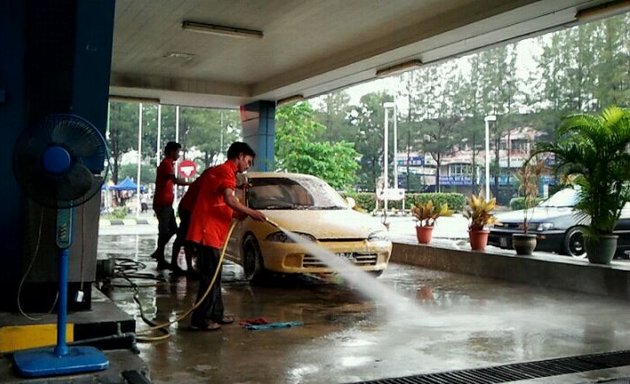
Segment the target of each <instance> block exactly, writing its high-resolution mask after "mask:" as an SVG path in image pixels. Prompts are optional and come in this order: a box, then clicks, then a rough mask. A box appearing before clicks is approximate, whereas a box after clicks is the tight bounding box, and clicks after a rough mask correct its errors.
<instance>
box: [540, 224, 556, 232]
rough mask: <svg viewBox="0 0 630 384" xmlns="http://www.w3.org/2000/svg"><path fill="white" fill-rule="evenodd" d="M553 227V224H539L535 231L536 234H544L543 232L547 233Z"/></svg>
mask: <svg viewBox="0 0 630 384" xmlns="http://www.w3.org/2000/svg"><path fill="white" fill-rule="evenodd" d="M553 227H554V225H553V223H540V224H538V226H537V227H536V230H537V231H538V232H544V231H548V230H550V229H553Z"/></svg>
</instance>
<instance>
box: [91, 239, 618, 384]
mask: <svg viewBox="0 0 630 384" xmlns="http://www.w3.org/2000/svg"><path fill="white" fill-rule="evenodd" d="M154 245H155V237H154V236H153V235H120V236H100V238H99V248H98V249H99V258H105V257H115V258H117V259H118V260H119V262H118V265H119V266H120V267H121V268H122V267H124V270H126V271H127V273H129V274H139V273H142V274H147V275H142V277H145V278H132V279H131V280H132V281H133V282H135V283H137V284H138V285H139V286H140V287H139V288H138V293H139V297H140V301H141V302H142V305H143V308H144V311H145V314H146V316H147V317H148V318H150V319H153V320H154V321H156V322H158V323H161V322H165V321H172V320H174V319H175V318H176V317H177V314H179V313H182V312H183V311H185V310H186V309H188V308H189V307H190V306H191V305H192V304H193V302H194V299H195V297H196V290H197V282H196V281H193V280H187V279H186V278H185V277H179V278H174V279H171V278H170V277H169V275H168V273H158V272H156V271H155V262H153V261H152V260H151V259H150V258H149V256H148V255H149V254H150V253H151V252H152V251H153V249H154ZM138 263H140V264H138ZM135 267H144V269H142V270H139V271H135V270H134V268H135ZM153 276H156V277H157V278H161V277H163V278H164V280H163V281H160V280H156V279H155V278H153ZM337 283H338V282H337ZM371 283H372V284H380V285H379V287H381V288H382V289H383V291H384V292H386V294H385V295H384V296H386V297H387V299H386V301H387V302H383V301H382V300H373V299H370V298H366V297H365V296H364V295H362V294H361V292H359V291H357V290H356V289H353V287H347V286H344V285H342V284H341V285H340V284H331V283H329V284H323V283H320V282H317V281H314V280H310V279H286V278H285V279H278V281H276V282H275V283H272V284H267V285H264V286H251V285H249V284H248V283H246V282H243V281H242V279H241V271H240V268H239V267H237V266H234V265H229V264H228V265H226V266H225V267H224V281H223V294H224V302H225V306H226V309H227V312H228V313H231V314H234V315H235V317H236V318H237V320H244V319H255V318H260V317H264V318H265V319H267V320H268V321H272V322H286V321H299V322H302V323H303V324H304V325H303V326H299V327H294V328H282V329H273V330H264V331H251V330H246V329H243V328H242V327H240V326H239V325H238V324H237V323H235V324H232V325H227V326H223V328H222V329H221V330H219V331H215V332H193V331H189V330H187V329H186V327H187V326H188V319H186V320H182V321H180V322H178V323H176V324H174V325H172V326H171V327H170V332H171V337H170V338H169V339H167V340H165V341H160V342H154V343H141V344H140V345H139V348H140V351H141V355H140V357H141V358H143V359H144V360H145V361H147V363H148V364H149V366H150V369H151V379H152V380H153V382H154V383H349V382H357V381H362V380H373V379H379V378H386V377H400V376H406V375H414V374H421V373H429V372H440V371H449V370H456V369H466V368H477V367H487V366H492V365H500V364H507V363H515V362H525V361H533V360H540V359H547V358H555V357H562V356H573V355H581V354H587V353H596V352H606V351H616V350H622V349H628V346H629V345H630V316H629V315H630V308H628V305H627V302H625V301H622V300H616V299H609V298H606V297H600V296H589V295H584V294H577V293H571V292H566V291H559V290H549V289H544V288H538V287H532V286H527V285H520V284H514V283H508V282H503V281H498V280H489V279H482V278H477V277H473V276H467V275H457V274H451V273H445V272H439V271H432V270H426V269H420V268H416V267H412V266H406V265H397V264H391V265H390V267H389V268H388V269H387V271H386V272H385V273H384V274H383V276H381V277H380V278H379V279H377V280H374V281H373V282H371ZM128 285H129V282H128V281H126V280H124V279H121V278H116V279H114V280H113V284H112V286H111V287H109V288H108V289H107V290H106V293H107V294H108V295H109V296H110V297H111V298H112V299H113V300H114V301H115V302H116V304H117V305H118V306H119V307H121V308H122V309H123V310H125V311H126V312H128V313H130V314H132V315H133V316H136V317H137V320H138V330H139V332H140V331H141V330H143V329H146V328H148V326H147V325H146V324H144V323H143V322H142V321H141V319H140V318H139V310H138V306H137V304H136V303H135V302H134V300H133V294H134V290H133V289H131V288H129V287H128ZM155 335H159V334H155ZM551 382H553V381H551ZM564 382H572V381H564ZM573 382H575V381H573Z"/></svg>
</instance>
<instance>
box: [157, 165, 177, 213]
mask: <svg viewBox="0 0 630 384" xmlns="http://www.w3.org/2000/svg"><path fill="white" fill-rule="evenodd" d="M174 186H175V167H174V166H173V160H171V159H169V158H164V160H162V162H161V163H160V165H159V166H158V169H157V173H156V175H155V194H154V195H153V206H154V207H165V206H169V205H173V200H175V194H174V193H173V187H174Z"/></svg>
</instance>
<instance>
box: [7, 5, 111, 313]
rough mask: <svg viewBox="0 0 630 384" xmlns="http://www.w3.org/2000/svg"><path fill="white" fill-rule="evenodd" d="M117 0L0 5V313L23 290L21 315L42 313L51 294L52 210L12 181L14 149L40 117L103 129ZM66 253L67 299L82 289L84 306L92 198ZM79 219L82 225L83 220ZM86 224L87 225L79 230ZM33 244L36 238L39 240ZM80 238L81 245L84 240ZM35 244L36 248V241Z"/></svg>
mask: <svg viewBox="0 0 630 384" xmlns="http://www.w3.org/2000/svg"><path fill="white" fill-rule="evenodd" d="M114 5H115V0H67V1H58V0H24V1H16V2H13V1H2V2H0V127H2V131H0V138H2V140H3V142H4V143H5V148H4V151H2V153H0V169H1V173H0V174H2V176H3V177H2V178H0V189H1V190H2V192H3V195H2V197H3V198H2V199H0V212H1V213H2V220H1V221H0V264H1V265H2V268H1V269H0V290H1V291H2V292H3V295H2V297H0V311H1V310H3V309H5V308H6V309H10V310H12V309H15V306H16V300H15V297H16V294H17V289H18V287H19V284H20V280H21V278H22V276H24V274H25V273H26V271H27V269H28V265H29V263H30V261H31V260H32V259H33V257H34V256H33V253H34V250H35V249H38V256H37V262H36V263H35V264H34V265H33V268H32V269H29V271H30V272H29V274H28V275H27V277H26V280H25V284H24V285H23V286H22V291H21V295H20V297H21V304H22V306H23V308H27V309H26V310H27V311H36V312H37V311H47V310H48V309H49V308H50V306H51V303H52V302H53V301H54V299H55V296H56V291H57V288H56V286H57V284H56V281H57V261H58V257H57V249H56V247H55V246H54V244H52V243H51V241H50V240H51V239H54V234H55V228H56V226H55V224H56V210H55V209H50V208H42V207H40V206H38V205H37V204H35V203H33V202H31V201H29V200H28V199H25V197H24V193H23V191H22V190H21V189H20V188H19V186H18V185H17V182H16V180H15V178H14V176H13V168H12V154H13V146H14V144H15V142H16V140H17V138H18V137H19V135H20V134H21V133H22V132H23V131H27V132H34V131H35V130H36V129H40V128H39V123H40V122H41V121H42V119H44V118H45V117H46V116H48V115H50V114H53V113H74V114H77V115H79V116H81V117H83V118H85V119H87V120H88V121H90V122H91V123H93V124H94V125H95V126H96V127H97V128H98V129H99V130H100V131H101V132H103V133H104V132H105V128H106V121H107V99H108V95H109V76H110V63H111V51H112V38H113V27H114ZM77 216H78V221H77V223H78V224H77V226H76V227H75V229H76V234H77V236H76V239H78V240H79V241H76V242H75V243H74V244H73V246H72V249H71V250H70V260H69V262H70V270H69V281H70V285H69V287H68V289H69V293H70V297H72V296H73V294H72V293H73V292H76V291H77V290H78V289H79V287H81V285H82V284H81V282H83V283H85V286H86V287H88V288H86V289H85V295H86V299H85V300H83V302H78V301H77V302H69V308H70V309H72V308H81V309H87V308H89V305H90V292H91V290H90V289H89V286H90V283H91V282H92V281H93V280H94V275H95V270H96V244H97V242H96V237H97V236H98V216H99V200H98V197H95V198H94V199H92V200H90V202H89V203H88V204H86V205H85V206H83V207H82V208H81V209H80V214H79V215H77ZM84 219H85V220H84ZM84 222H85V225H82V224H83V223H84ZM38 239H39V240H38ZM83 239H85V241H83ZM38 241H39V243H38Z"/></svg>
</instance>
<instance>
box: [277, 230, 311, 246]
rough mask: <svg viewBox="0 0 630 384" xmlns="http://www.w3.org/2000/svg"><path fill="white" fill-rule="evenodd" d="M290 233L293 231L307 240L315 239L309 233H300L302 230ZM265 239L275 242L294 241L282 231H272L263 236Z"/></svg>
mask: <svg viewBox="0 0 630 384" xmlns="http://www.w3.org/2000/svg"><path fill="white" fill-rule="evenodd" d="M292 233H294V234H295V235H298V236H300V237H302V238H304V239H305V240H309V241H312V242H315V241H317V239H316V238H315V237H314V236H312V235H309V234H308V233H302V232H292ZM265 240H267V241H273V242H276V243H295V241H294V240H293V239H292V238H290V237H289V236H288V235H287V234H286V233H284V232H282V231H278V232H274V233H272V234H270V235H268V236H267V237H266V238H265Z"/></svg>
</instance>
